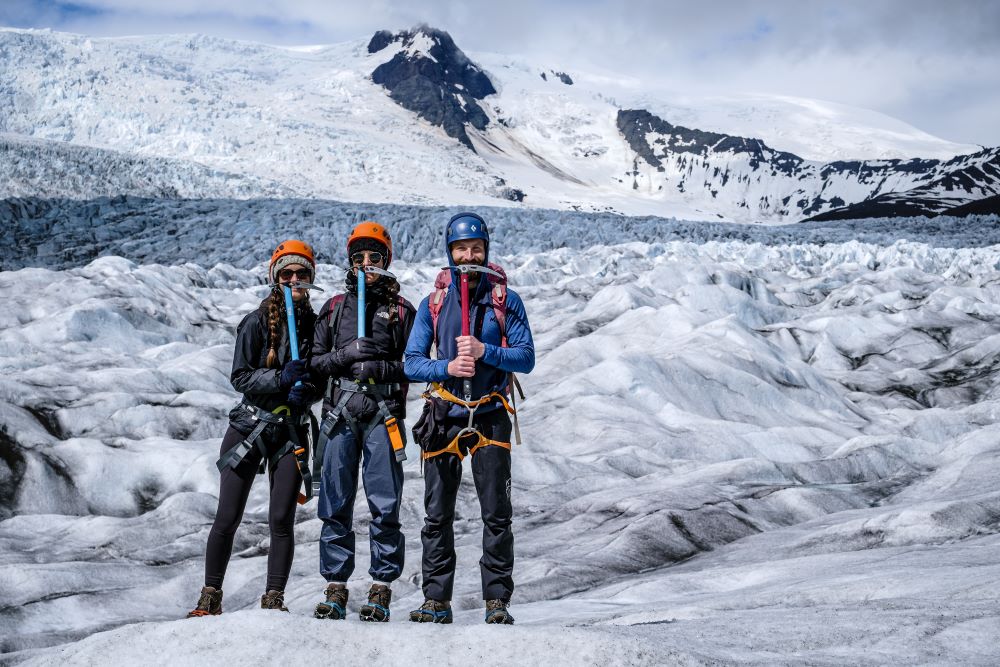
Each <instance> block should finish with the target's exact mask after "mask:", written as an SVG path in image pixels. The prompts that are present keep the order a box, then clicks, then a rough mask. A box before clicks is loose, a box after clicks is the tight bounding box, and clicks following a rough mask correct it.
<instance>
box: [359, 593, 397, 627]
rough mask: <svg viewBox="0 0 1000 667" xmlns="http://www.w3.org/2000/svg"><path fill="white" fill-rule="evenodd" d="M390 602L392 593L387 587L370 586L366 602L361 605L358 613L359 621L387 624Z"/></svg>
mask: <svg viewBox="0 0 1000 667" xmlns="http://www.w3.org/2000/svg"><path fill="white" fill-rule="evenodd" d="M390 600H392V591H391V590H389V587H388V586H384V585H382V584H372V587H371V588H370V589H369V590H368V602H366V603H365V604H363V605H361V609H360V611H359V613H360V615H361V620H362V621H378V622H381V623H385V622H388V620H389V602H390Z"/></svg>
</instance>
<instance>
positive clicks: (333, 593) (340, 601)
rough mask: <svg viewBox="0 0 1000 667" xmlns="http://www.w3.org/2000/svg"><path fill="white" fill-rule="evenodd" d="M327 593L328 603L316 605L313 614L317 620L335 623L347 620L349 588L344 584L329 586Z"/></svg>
mask: <svg viewBox="0 0 1000 667" xmlns="http://www.w3.org/2000/svg"><path fill="white" fill-rule="evenodd" d="M325 593H326V602H320V603H319V604H318V605H316V611H314V612H313V616H315V617H316V618H329V619H330V620H333V621H339V620H340V619H342V618H347V594H348V591H347V586H345V585H344V584H327V586H326V591H325Z"/></svg>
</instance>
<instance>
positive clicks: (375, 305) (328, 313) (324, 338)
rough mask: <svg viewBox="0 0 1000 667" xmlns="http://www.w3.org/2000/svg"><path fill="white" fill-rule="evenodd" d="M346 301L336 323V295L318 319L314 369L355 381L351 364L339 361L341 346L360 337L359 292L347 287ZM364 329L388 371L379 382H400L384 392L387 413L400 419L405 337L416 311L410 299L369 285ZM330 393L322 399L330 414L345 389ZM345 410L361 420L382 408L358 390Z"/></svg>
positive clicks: (403, 399) (403, 397)
mask: <svg viewBox="0 0 1000 667" xmlns="http://www.w3.org/2000/svg"><path fill="white" fill-rule="evenodd" d="M342 298H343V303H342V305H341V307H340V314H339V316H338V317H337V322H333V315H334V312H333V311H334V307H333V304H334V303H335V302H336V300H337V299H338V297H334V298H332V299H330V300H329V301H327V302H326V303H325V304H323V308H322V309H320V312H319V316H318V317H317V319H316V332H315V335H314V336H313V348H312V355H313V356H312V368H313V372H314V373H317V374H321V375H323V376H326V377H329V378H332V379H338V378H343V379H346V380H348V381H353V380H354V378H353V377H352V376H351V368H350V366H347V367H343V366H340V365H338V363H337V356H338V355H337V353H336V350H337V349H338V348H342V347H344V346H346V345H348V344H350V343H352V342H353V341H355V340H357V338H358V297H357V294H356V293H353V292H350V291H349V292H347V293H346V294H344V295H343V297H342ZM366 301H367V303H366V308H365V310H366V313H365V322H366V324H365V328H366V330H367V331H368V337H369V338H371V339H372V340H373V341H374V342H375V345H376V347H377V348H378V351H379V355H378V360H379V361H383V362H385V364H384V369H385V374H384V375H383V376H382V377H380V378H379V379H378V380H377V381H378V383H379V384H399V385H400V388H399V389H398V390H396V391H393V392H391V393H389V394H388V395H386V396H384V398H385V402H386V406H387V407H388V408H389V412H391V413H392V414H393V416H395V417H396V418H397V419H402V418H404V417H405V416H406V374H405V373H404V372H403V350H404V349H406V339H407V338H408V337H409V335H410V329H411V328H412V327H413V316H414V313H415V312H416V311H415V310H414V308H413V305H412V304H410V302H409V301H407V300H406V299H403V298H402V297H398V296H390V295H388V294H386V293H384V292H379V291H376V290H374V289H372V288H369V290H368V293H367V295H366ZM332 389H333V391H332V392H327V394H326V396H325V397H324V399H323V413H324V414H326V413H327V412H329V411H330V410H331V409H333V407H334V406H335V405H336V404H337V402H338V401H339V400H340V397H341V393H342V392H341V390H340V389H337V388H336V387H333V388H332ZM345 410H346V412H347V414H349V415H350V416H352V417H354V418H355V419H358V420H361V421H369V420H371V419H372V418H373V417H374V416H375V414H376V413H377V412H378V403H376V402H375V400H374V399H373V398H371V397H370V396H368V395H364V394H355V395H354V396H352V397H351V398H350V399H349V401H348V403H347V405H346V406H345Z"/></svg>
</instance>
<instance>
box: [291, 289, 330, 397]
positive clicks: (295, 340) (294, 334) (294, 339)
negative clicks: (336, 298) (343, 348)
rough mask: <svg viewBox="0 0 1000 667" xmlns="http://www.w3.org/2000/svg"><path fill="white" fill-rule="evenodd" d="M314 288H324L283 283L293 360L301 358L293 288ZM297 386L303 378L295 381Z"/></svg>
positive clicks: (319, 290) (320, 290)
mask: <svg viewBox="0 0 1000 667" xmlns="http://www.w3.org/2000/svg"><path fill="white" fill-rule="evenodd" d="M293 288H294V289H314V290H316V291H318V292H322V291H323V289H322V288H320V287H317V286H316V285H313V284H312V283H301V282H296V283H281V290H282V291H283V292H284V293H285V313H287V315H288V347H289V348H291V352H292V360H293V361H298V360H299V334H298V331H296V329H295V302H294V301H293V300H292V289H293ZM295 384H296V386H298V385H300V384H302V380H299V381H298V382H296V383H295Z"/></svg>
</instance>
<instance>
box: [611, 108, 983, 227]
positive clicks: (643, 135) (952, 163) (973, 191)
mask: <svg viewBox="0 0 1000 667" xmlns="http://www.w3.org/2000/svg"><path fill="white" fill-rule="evenodd" d="M617 124H618V129H619V131H620V132H621V134H622V136H623V137H624V138H625V140H626V141H627V142H628V144H629V146H630V147H631V148H632V150H634V151H635V152H636V154H637V155H638V156H639V157H640V158H642V160H644V161H645V162H646V163H648V164H649V165H650V166H652V167H655V168H656V169H657V171H663V170H664V169H665V166H664V162H668V163H673V164H674V166H675V167H679V169H680V171H681V172H682V173H681V176H680V178H678V179H677V181H676V182H675V183H673V185H674V187H676V188H677V190H678V191H680V192H689V191H692V190H693V189H697V188H698V187H701V188H703V189H704V191H705V192H706V193H707V194H709V195H711V196H712V197H713V198H717V197H718V196H719V194H720V192H721V191H722V189H724V188H726V186H727V185H728V184H729V183H730V181H731V180H732V179H734V178H735V179H736V180H735V184H734V185H736V186H737V189H738V190H740V191H739V192H736V193H735V194H736V196H737V197H743V196H745V194H744V192H745V191H744V190H742V189H741V187H740V186H744V185H749V184H751V182H753V180H757V181H758V182H760V181H767V180H769V179H774V178H781V177H785V179H786V182H787V183H788V186H787V187H789V189H791V190H794V191H792V192H788V191H786V192H784V193H782V192H780V191H779V192H777V193H775V194H776V195H777V196H776V197H774V199H773V200H772V199H771V198H770V197H762V198H760V199H759V200H753V199H737V200H736V201H735V202H734V203H735V204H736V205H737V206H739V207H741V208H747V209H754V208H757V209H759V210H760V211H767V212H769V213H770V214H771V215H774V214H777V215H782V216H786V215H795V216H798V215H805V216H810V215H814V214H815V215H814V217H811V218H809V219H810V220H849V219H855V218H872V217H901V216H935V215H939V214H941V213H944V212H947V211H951V210H959V211H961V210H964V209H956V207H958V206H960V205H963V204H965V203H967V202H968V201H969V200H970V199H975V200H980V199H983V198H984V196H985V198H987V199H988V198H991V197H992V196H994V195H1000V149H998V148H992V149H983V150H981V151H979V152H977V153H973V154H970V155H959V156H956V157H954V158H952V159H950V160H947V161H941V160H925V159H919V158H914V159H909V160H835V161H832V162H827V163H821V162H814V161H808V160H804V159H802V158H800V157H799V156H797V155H794V154H792V153H787V152H784V151H777V150H774V149H772V148H770V147H769V146H767V144H765V143H764V142H763V141H761V140H759V139H752V138H745V137H736V136H732V135H727V134H720V133H717V132H705V131H702V130H696V129H690V128H686V127H681V126H679V125H673V124H672V123H670V122H668V121H666V120H664V119H662V118H659V117H657V116H655V115H653V114H651V113H650V112H648V111H646V110H643V109H629V110H621V111H619V112H618V118H617ZM721 154H727V155H721ZM736 156H739V157H741V158H742V160H740V161H738V162H736V163H735V164H736V166H735V167H734V173H732V174H731V173H730V167H729V166H728V164H729V163H731V162H733V159H732V158H733V157H736ZM710 160H714V161H715V162H716V163H717V164H718V163H719V162H720V161H721V162H724V163H726V165H727V166H726V167H725V170H724V171H723V169H722V167H720V166H713V164H712V162H710ZM742 164H746V165H747V166H748V167H749V169H750V171H749V172H748V171H747V169H745V168H743V167H742ZM696 166H697V167H701V168H704V169H706V170H707V169H709V168H712V174H713V175H712V178H711V179H705V180H703V181H701V180H699V181H698V182H697V183H694V182H688V181H689V177H691V176H692V175H693V174H694V173H695V172H694V169H695V167H696ZM684 172H686V173H684ZM796 182H802V184H801V185H792V183H796ZM831 182H837V183H844V182H846V183H848V184H853V183H857V184H859V185H862V186H864V187H865V189H866V190H867V192H868V193H869V194H868V195H867V196H864V195H862V196H864V199H862V200H861V201H852V202H848V201H845V200H844V199H843V198H842V197H841V196H837V195H833V196H829V197H826V196H824V192H825V190H826V188H827V185H828V184H830V183H831ZM887 182H888V183H899V182H902V183H904V184H907V188H908V189H905V190H904V191H902V192H885V191H884V187H885V184H886V183H887ZM810 183H811V184H810ZM720 185H721V188H720ZM634 187H635V185H634ZM769 187H770V186H769ZM774 187H778V188H780V187H782V186H781V184H780V183H777V184H775V186H773V187H772V188H771V189H774ZM862 192H864V191H862ZM792 201H794V202H795V203H794V205H792V207H791V208H789V203H790V202H792ZM779 202H780V203H779ZM997 212H1000V204H998V202H996V201H993V202H990V201H987V202H986V203H984V204H982V205H980V206H977V207H972V208H971V209H969V212H968V213H964V215H968V214H973V213H980V214H989V213H997ZM957 215H963V213H961V212H959V213H957Z"/></svg>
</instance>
